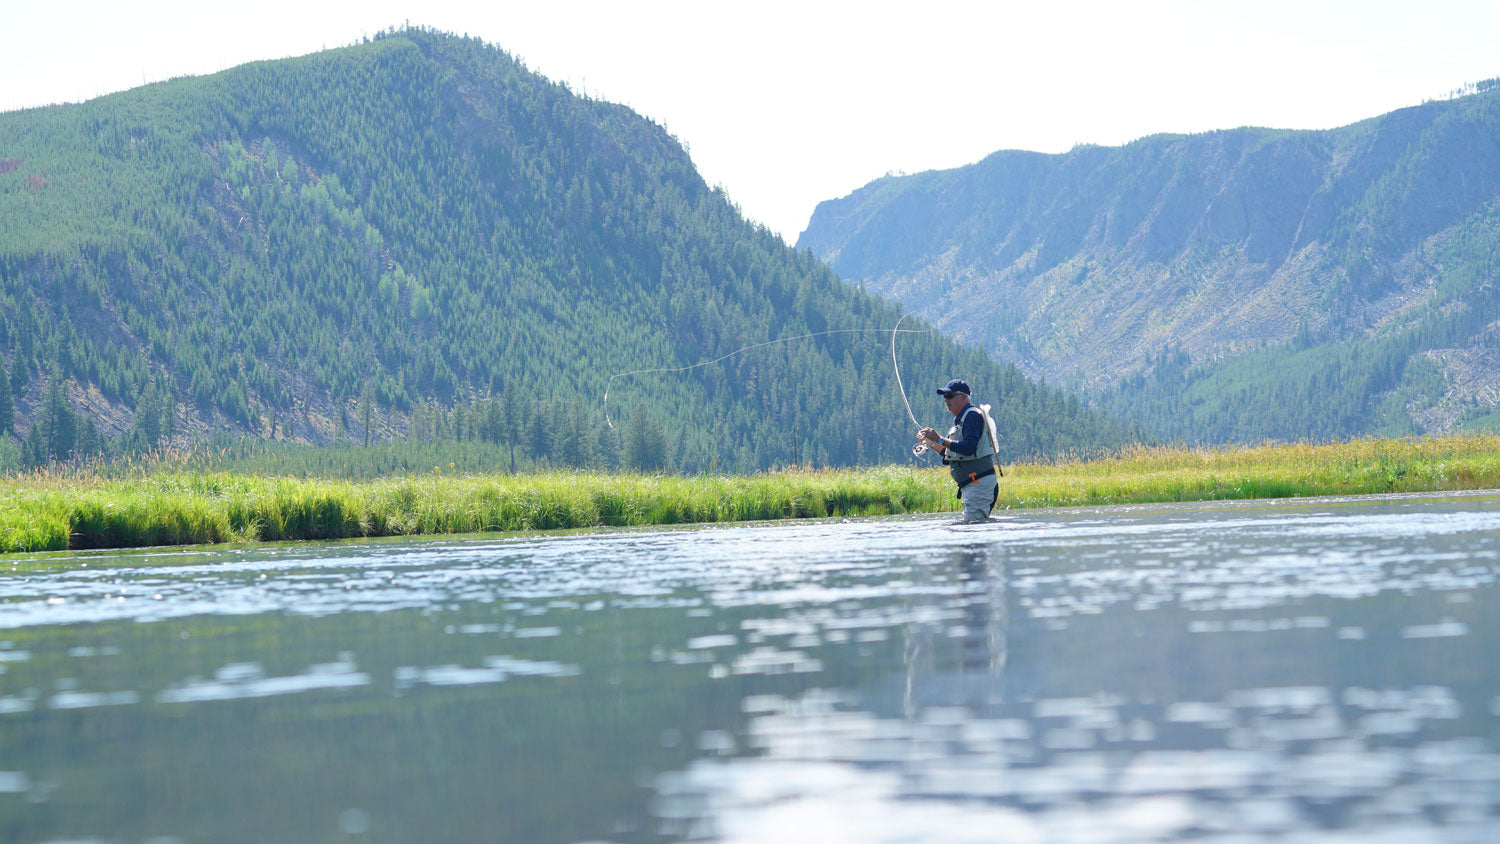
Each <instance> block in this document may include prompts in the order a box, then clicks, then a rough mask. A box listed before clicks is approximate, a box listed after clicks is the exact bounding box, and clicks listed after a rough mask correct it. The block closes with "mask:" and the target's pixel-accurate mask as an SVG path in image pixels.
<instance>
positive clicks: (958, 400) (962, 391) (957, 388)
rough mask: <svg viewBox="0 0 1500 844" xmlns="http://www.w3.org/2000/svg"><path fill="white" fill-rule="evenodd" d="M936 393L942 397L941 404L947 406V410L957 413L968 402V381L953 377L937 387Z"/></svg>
mask: <svg viewBox="0 0 1500 844" xmlns="http://www.w3.org/2000/svg"><path fill="white" fill-rule="evenodd" d="M938 395H940V396H942V397H943V404H945V405H947V406H948V412H949V413H952V414H954V415H957V414H958V412H959V411H960V410H963V409H964V405H966V404H968V403H969V395H970V392H969V382H967V381H961V380H959V379H957V378H954V379H953V380H952V381H949V382H948V383H947V384H944V385H943V386H941V387H938Z"/></svg>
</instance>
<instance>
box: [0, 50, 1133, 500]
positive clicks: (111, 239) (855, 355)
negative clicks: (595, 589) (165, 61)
mask: <svg viewBox="0 0 1500 844" xmlns="http://www.w3.org/2000/svg"><path fill="white" fill-rule="evenodd" d="M898 316H899V312H898V310H897V309H895V308H893V307H891V306H889V305H887V304H885V303H883V302H882V301H881V300H879V299H878V298H877V297H874V296H872V295H870V294H868V293H865V292H863V291H860V290H859V289H857V288H856V287H853V286H851V285H848V284H846V283H844V282H842V281H840V280H839V279H838V278H837V277H835V276H834V274H833V273H831V272H830V271H829V270H828V269H827V268H826V267H825V266H824V265H823V264H822V263H821V262H819V261H817V260H816V259H815V258H813V257H812V256H811V255H809V254H807V253H805V252H801V253H799V252H797V251H795V250H792V249H789V248H787V247H786V246H785V245H784V244H782V243H781V242H780V241H779V239H778V238H777V237H776V236H775V235H773V234H772V233H771V232H769V231H768V230H766V229H765V228H764V227H761V226H758V225H754V224H752V223H750V222H747V221H746V220H745V219H744V218H743V217H742V216H741V215H740V213H739V212H738V210H737V209H736V208H735V207H734V205H733V204H732V203H731V202H730V201H729V200H728V199H727V198H726V197H725V196H724V194H723V193H722V192H721V191H718V190H715V189H711V188H709V187H708V186H707V185H706V184H705V183H704V181H703V179H702V178H701V177H700V176H699V175H698V173H697V171H696V170H695V169H694V167H693V165H692V162H691V161H690V159H689V158H688V156H687V154H686V152H685V151H684V149H683V148H682V146H681V145H680V144H679V143H678V142H677V141H676V140H675V139H674V138H673V137H672V136H671V135H669V134H668V133H667V132H666V131H664V130H663V129H662V127H660V126H658V125H655V124H653V123H652V122H650V121H648V120H646V119H644V118H642V117H640V116H639V115H637V114H635V113H633V112H631V111H630V110H629V109H626V108H624V107H622V106H619V105H615V104H611V103H607V102H600V101H597V100H592V99H589V98H586V97H580V96H576V95H574V94H573V93H572V92H571V91H569V90H568V89H567V88H566V87H564V86H560V85H557V84H554V83H552V82H549V81H548V80H546V79H544V78H542V77H540V76H538V75H536V74H534V73H531V72H529V71H528V70H527V69H526V68H525V67H523V66H522V65H521V64H520V63H518V62H517V61H516V60H514V59H513V58H511V57H510V56H508V55H507V54H505V53H504V52H502V51H501V50H499V49H498V48H496V47H493V46H490V45H487V44H484V43H482V42H480V41H478V40H473V39H468V38H459V37H455V36H451V35H446V34H441V33H435V32H431V31H425V30H413V29H407V30H402V31H399V32H389V33H383V34H382V35H381V36H379V37H377V38H375V39H373V40H368V41H366V42H364V43H359V44H355V45H352V46H349V47H346V48H343V49H337V50H329V51H326V52H320V53H316V54H313V55H309V56H305V57H301V58H296V59H287V60H282V61H273V62H262V63H256V64H250V65H245V66H242V67H238V68H234V69H232V70H229V71H225V72H223V73H219V74H217V75H213V76H208V77H201V78H188V79H178V80H173V81H170V82H164V83H158V84H153V85H148V86H145V87H143V88H139V89H135V90H132V91H127V92H123V93H119V94H114V95H110V96H107V97H102V98H99V99H97V100H93V101H90V102H87V103H84V104H79V105H67V106H54V107H47V108H39V109H30V110H24V111H17V112H10V113H6V114H0V317H3V321H0V347H3V348H4V350H5V352H4V354H5V370H4V374H5V375H6V376H7V378H8V381H9V387H10V396H11V397H14V399H15V401H14V404H13V407H14V415H13V419H12V420H7V419H5V418H4V414H3V413H0V423H4V422H6V421H12V422H13V425H12V426H7V427H13V429H14V431H15V432H16V435H17V436H18V437H19V436H20V435H21V434H23V433H25V434H26V435H27V439H26V440H25V442H26V443H27V447H28V448H30V449H31V451H32V453H34V454H42V453H44V452H45V453H50V454H52V455H54V456H57V455H66V454H71V453H74V452H75V451H80V450H82V451H89V450H98V449H101V448H104V449H109V448H117V449H118V448H140V447H146V446H150V445H153V444H156V443H159V442H160V441H161V440H162V439H163V438H165V439H167V440H169V441H172V442H175V443H182V442H186V441H188V440H193V439H197V440H205V439H208V438H210V437H212V436H214V435H215V434H223V433H226V432H227V433H233V434H236V435H241V436H257V437H266V438H274V439H278V440H279V439H292V440H297V441H304V442H310V443H327V442H330V441H334V440H338V439H343V438H347V439H352V440H354V441H356V442H357V441H361V440H366V441H370V440H374V441H378V440H385V439H391V438H395V437H402V436H412V437H419V438H420V437H429V436H434V435H448V436H468V437H472V436H482V437H485V438H489V439H492V440H494V441H497V442H498V441H509V442H515V441H516V440H517V439H520V440H521V442H522V448H521V453H522V465H616V464H618V463H620V462H621V461H622V459H623V458H622V454H624V452H625V451H626V446H625V444H623V443H622V439H621V437H622V434H621V433H620V432H619V431H616V430H614V429H613V428H612V427H610V426H609V425H608V424H606V420H605V418H604V413H603V411H604V410H605V408H603V407H602V406H601V402H602V399H603V396H604V394H605V390H606V387H609V388H610V389H611V392H610V401H611V407H610V408H609V411H610V413H611V415H612V416H613V418H614V419H615V420H626V421H628V422H630V423H631V424H634V425H636V430H637V431H639V430H640V429H641V427H642V426H645V428H646V429H647V430H655V431H657V432H658V437H659V438H665V439H666V440H667V443H668V447H667V458H666V462H668V463H670V464H671V465H673V466H675V467H676V468H679V469H682V470H686V471H695V470H699V469H707V468H709V467H718V468H721V469H735V470H749V469H758V468H764V467H768V466H772V465H778V464H786V463H791V462H798V463H805V464H814V465H819V464H834V465H847V464H869V463H880V462H891V461H894V460H899V459H900V458H901V457H902V456H903V455H904V453H905V449H906V447H907V446H908V445H909V444H910V441H911V439H912V436H913V430H912V426H911V425H910V421H909V420H908V419H907V418H906V415H905V412H904V407H903V405H902V401H901V394H900V392H899V391H898V389H897V384H896V380H895V378H894V372H893V369H892V365H891V352H890V341H891V334H890V333H889V329H890V328H891V327H892V326H893V325H894V324H895V323H896V322H897V317H898ZM913 326H915V327H918V328H920V327H921V326H920V325H917V324H916V323H914V322H912V321H908V323H907V327H913ZM823 332H837V333H823ZM812 334H816V335H817V336H813V337H808V338H805V339H801V340H794V341H790V342H785V343H777V344H773V345H769V346H761V347H758V348H755V349H750V350H748V351H746V352H744V353H742V354H737V355H733V356H732V357H728V358H726V359H724V360H722V361H720V362H718V363H715V364H713V365H709V366H702V367H697V368H694V369H689V370H685V371H681V372H663V373H652V374H641V375H635V376H629V377H624V378H612V377H611V376H614V375H617V374H619V373H621V372H624V371H631V370H642V369H672V368H683V367H689V366H693V365H695V364H698V363H700V362H702V361H705V360H708V359H713V358H717V357H720V356H724V355H729V354H730V353H732V352H734V351H735V350H737V349H740V348H742V347H747V346H752V345H754V344H761V343H766V342H767V341H771V340H777V339H779V338H790V337H798V336H801V335H812ZM899 340H900V343H899V347H900V352H901V356H902V366H903V368H904V370H905V373H904V374H905V376H906V378H907V383H909V384H912V385H913V389H914V390H917V391H918V392H919V393H920V395H921V399H920V400H919V404H918V405H917V407H918V409H919V410H920V411H921V412H922V416H923V417H924V420H930V421H931V422H933V423H936V422H938V421H939V419H938V417H939V416H940V408H938V409H937V410H936V411H935V410H934V408H935V403H936V400H935V398H934V397H933V396H931V395H930V394H931V387H932V384H934V383H941V382H942V381H943V380H945V379H947V378H948V377H950V376H952V375H963V376H964V377H967V378H968V379H969V380H970V381H971V382H972V383H974V384H975V385H976V387H977V388H979V390H980V391H981V392H982V394H983V395H984V396H987V397H991V398H993V399H994V400H996V401H997V403H998V405H999V408H1000V410H999V417H1000V418H999V422H1000V424H1001V427H1002V429H1004V430H1006V432H1007V437H1006V443H1005V451H1006V453H1007V454H1008V455H1010V456H1019V455H1023V454H1045V453H1054V452H1058V451H1062V450H1068V449H1079V448H1085V447H1090V446H1094V445H1099V444H1110V443H1118V442H1121V441H1122V440H1123V438H1124V436H1125V434H1124V432H1123V431H1122V429H1121V428H1120V427H1119V426H1117V425H1114V424H1111V423H1109V422H1107V421H1104V420H1103V419H1102V418H1100V417H1099V416H1098V415H1097V414H1095V413H1093V412H1090V411H1087V410H1085V409H1083V408H1081V407H1080V406H1079V404H1078V402H1077V401H1076V400H1074V399H1071V398H1069V397H1068V396H1066V395H1065V394H1063V393H1061V392H1058V391H1055V390H1051V389H1048V388H1045V387H1040V386H1038V385H1036V384H1033V383H1030V382H1028V381H1027V380H1026V379H1024V378H1023V377H1022V376H1021V375H1020V374H1019V373H1018V372H1017V371H1016V370H1015V369H1014V368H1011V367H1006V366H1003V365H998V364H995V363H994V362H992V361H990V360H989V359H988V358H987V357H986V356H985V355H984V354H983V353H982V352H980V351H977V350H974V349H968V348H964V347H961V346H959V345H957V344H955V343H953V342H951V341H949V340H946V339H944V338H941V337H939V336H937V335H935V334H931V333H929V334H915V335H903V336H902V337H900V338H899ZM487 397H494V398H495V399H496V401H495V402H489V401H486V399H487ZM501 399H503V400H504V406H505V408H506V409H505V412H504V413H503V414H500V415H497V414H498V411H496V410H495V408H496V407H497V406H498V405H499V402H500V400H501ZM0 404H3V402H0ZM453 407H458V408H460V409H462V408H468V409H469V411H471V412H470V413H469V414H468V415H467V417H465V416H464V415H463V414H462V413H461V414H460V417H462V418H471V419H472V418H473V417H474V416H475V413H476V412H477V411H481V410H483V411H484V412H485V414H487V415H486V416H485V419H486V420H487V422H486V424H483V425H481V424H477V423H472V422H471V423H470V424H467V425H464V424H456V423H454V422H453V417H452V416H450V415H444V414H445V413H449V411H447V410H446V409H448V408H453ZM0 410H4V408H3V407H0ZM434 419H437V420H438V422H437V423H435V422H434ZM64 423H65V424H64ZM445 432H446V433H445Z"/></svg>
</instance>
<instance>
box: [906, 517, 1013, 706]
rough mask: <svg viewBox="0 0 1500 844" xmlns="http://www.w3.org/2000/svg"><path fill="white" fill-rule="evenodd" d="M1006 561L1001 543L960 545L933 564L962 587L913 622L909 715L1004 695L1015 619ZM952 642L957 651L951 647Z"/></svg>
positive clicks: (909, 646) (908, 670) (908, 673)
mask: <svg viewBox="0 0 1500 844" xmlns="http://www.w3.org/2000/svg"><path fill="white" fill-rule="evenodd" d="M1005 561H1006V550H1005V546H1004V545H1001V544H998V543H997V544H994V545H988V546H979V547H968V548H959V549H955V550H954V551H953V553H952V554H951V555H950V556H948V557H947V558H945V559H943V560H939V561H934V563H933V564H932V565H931V567H930V569H929V570H930V571H931V572H932V574H933V575H938V574H947V575H949V576H950V577H952V578H953V580H954V581H955V582H956V583H957V585H958V587H959V588H958V589H957V594H956V595H954V596H953V597H952V598H950V599H949V600H947V601H943V602H942V603H940V604H936V605H933V606H932V607H931V609H932V610H933V611H934V612H933V614H932V615H931V616H930V617H928V618H926V619H920V617H919V620H914V621H913V623H912V624H911V625H909V627H908V633H907V636H906V654H905V662H906V694H905V700H904V707H903V708H904V709H905V711H906V714H907V716H908V717H910V716H912V715H914V714H915V713H917V712H918V711H920V709H921V708H922V707H923V706H930V705H934V704H936V705H959V704H969V705H975V706H982V705H983V704H985V703H987V702H990V701H994V700H996V699H998V698H999V697H1000V693H1001V691H1002V681H1003V678H1004V670H1005V662H1006V657H1007V636H1006V631H1007V628H1008V627H1009V623H1010V618H1009V610H1008V607H1007V601H1006V562H1005ZM955 610H956V611H957V613H956V615H957V617H955V612H954V611H955ZM952 646H956V647H957V653H956V654H951V652H948V651H947V648H948V647H952Z"/></svg>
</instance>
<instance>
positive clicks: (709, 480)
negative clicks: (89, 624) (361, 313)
mask: <svg viewBox="0 0 1500 844" xmlns="http://www.w3.org/2000/svg"><path fill="white" fill-rule="evenodd" d="M122 475H123V476H122ZM1494 487H1500V436H1496V435H1494V434H1473V435H1463V436H1454V437H1446V438H1440V439H1420V440H1409V439H1401V440H1357V441H1353V442H1348V443H1338V444H1331V445H1307V444H1296V445H1266V446H1258V447H1239V448H1225V449H1182V448H1175V449H1174V448H1138V449H1133V450H1130V451H1128V452H1124V453H1121V454H1119V455H1116V456H1114V457H1110V458H1107V459H1101V460H1088V461H1058V462H1052V463H1026V464H1019V465H1014V466H1009V467H1006V473H1005V478H1004V479H1003V480H1002V481H1001V484H1000V501H999V504H998V506H999V507H1001V508H1016V507H1044V506H1058V505H1096V504H1111V503H1128V502H1152V501H1188V500H1206V499H1230V498H1280V497H1288V496H1302V495H1327V494H1356V493H1375V492H1401V491H1424V490H1444V489H1477V488H1494ZM955 506H956V501H955V500H954V497H953V486H952V482H951V481H949V480H948V477H947V473H946V472H945V471H943V470H942V469H941V468H938V467H932V468H915V469H913V468H909V467H886V468H877V469H852V470H823V471H815V470H790V471H782V472H773V473H767V474H759V475H750V476H734V477H727V476H700V477H682V476H674V475H634V474H605V473H553V474H542V475H514V476H512V475H505V474H457V475H455V474H453V473H451V472H450V473H448V474H443V473H441V472H439V471H434V472H432V473H429V474H423V475H405V476H401V477H389V478H381V479H375V480H366V481H351V480H338V479H319V478H288V477H266V476H261V475H255V474H240V473H229V472H215V471H202V470H191V469H185V468H183V467H180V466H179V467H174V466H173V465H171V463H170V462H156V463H153V464H151V465H150V466H149V467H147V468H142V469H140V470H138V471H135V472H125V473H120V472H118V471H117V472H116V473H115V474H114V475H113V476H106V475H105V474H104V473H98V472H92V471H90V470H87V469H81V470H61V471H51V472H42V473H35V474H30V475H22V476H18V477H11V478H6V479H0V551H5V552H18V551H43V550H64V549H74V548H120V547H139V546H149V545H182V544H197V543H214V542H242V541H271V540H295V539H333V538H345V537H368V536H396V535H418V534H438V533H471V532H480V531H530V530H550V529H559V528H583V527H595V526H638V525H667V524H685V523H698V522H729V521H747V520H763V519H796V518H807V517H826V516H867V515H887V514H896V513H932V512H942V511H947V510H952V509H955Z"/></svg>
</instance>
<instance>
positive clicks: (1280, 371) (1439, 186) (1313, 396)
mask: <svg viewBox="0 0 1500 844" xmlns="http://www.w3.org/2000/svg"><path fill="white" fill-rule="evenodd" d="M1471 91H1472V93H1470V94H1468V95H1467V96H1463V97H1459V98H1455V99H1451V100H1446V101H1440V102H1429V103H1426V104H1423V105H1420V106H1416V107H1413V108H1406V109H1402V110H1400V111H1396V112H1393V113H1391V114H1387V115H1384V116H1382V117H1377V118H1374V119H1371V120H1366V121H1363V122H1361V123H1357V124H1354V125H1351V126H1347V127H1343V128H1340V129H1333V130H1329V131H1275V130H1268V129H1254V128H1243V129H1235V130H1231V131H1220V132H1210V133H1206V134H1198V135H1185V136H1184V135H1160V136H1153V137H1148V138H1143V139H1141V140H1138V141H1136V142H1134V143H1130V144H1127V145H1125V146H1122V147H1116V148H1104V147H1095V146H1084V147H1078V148H1075V149H1073V150H1072V151H1070V152H1067V153H1064V154H1060V155H1043V154H1039V153H1028V152H1014V151H1005V152H997V153H994V154H993V155H990V156H989V157H987V158H985V159H984V160H982V161H980V162H977V163H975V164H972V165H969V166H966V167H960V168H957V169H953V170H946V171H935V172H927V173H920V174H915V175H909V176H891V177H887V178H883V179H879V180H877V181H874V182H872V183H870V184H868V185H866V186H865V187H863V188H860V189H859V190H857V191H855V192H854V193H852V194H850V195H849V196H847V197H844V198H842V199H838V200H830V201H827V202H824V203H821V204H820V205H819V206H818V207H817V209H816V211H815V212H814V214H813V216H812V219H811V221H810V222H809V223H808V226H807V230H806V231H804V232H803V233H802V236H801V238H800V239H799V241H798V247H799V248H803V249H808V250H810V251H812V252H813V253H815V254H816V255H818V256H819V257H821V258H824V259H825V260H827V261H828V262H829V264H830V265H831V266H832V267H833V269H834V270H835V271H836V272H838V273H839V274H840V275H841V276H842V277H844V278H846V279H849V280H852V281H856V282H857V283H859V284H861V285H862V286H864V287H865V288H866V289H868V290H871V291H874V292H878V293H880V294H881V295H883V296H886V297H888V298H889V299H891V300H894V301H896V302H899V303H901V304H902V305H904V306H905V307H907V308H910V309H912V310H913V311H915V312H916V313H918V314H920V315H922V316H924V317H926V318H928V319H930V320H932V321H933V322H934V323H935V324H937V325H938V326H939V327H940V328H942V329H943V330H944V331H945V332H946V333H948V334H950V335H952V336H955V337H958V338H960V339H961V340H964V341H967V342H970V343H973V344H976V345H979V346H981V347H982V348H984V349H985V350H987V351H988V352H990V354H991V355H993V356H994V357H995V358H997V359H999V360H1002V361H1007V362H1011V363H1014V364H1015V365H1016V366H1018V367H1019V368H1020V369H1021V370H1022V371H1023V372H1025V373H1026V374H1028V375H1031V376H1033V377H1040V378H1045V379H1047V380H1049V381H1052V382H1055V383H1063V384H1067V385H1069V386H1070V387H1072V388H1074V389H1077V390H1080V391H1082V392H1084V393H1086V394H1087V395H1089V396H1090V397H1091V398H1092V399H1093V401H1094V402H1096V403H1097V404H1098V405H1100V406H1103V407H1107V408H1110V409H1112V410H1113V411H1115V412H1117V413H1121V414H1124V415H1125V416H1127V417H1131V418H1134V419H1135V420H1137V421H1138V422H1140V423H1142V424H1144V425H1145V426H1147V427H1148V429H1150V430H1152V431H1153V432H1155V433H1156V434H1158V435H1160V436H1165V437H1171V438H1177V439H1184V440H1192V441H1207V442H1223V441H1231V440H1241V441H1244V440H1251V441H1253V440H1260V439H1265V438H1273V439H1300V438H1310V439H1325V438H1331V437H1344V436H1352V435H1360V434H1369V433H1385V434H1410V433H1439V432H1443V431H1447V430H1451V429H1453V428H1454V427H1458V426H1463V425H1465V424H1480V423H1486V422H1488V423H1493V422H1496V421H1500V417H1496V416H1495V411H1496V407H1497V402H1500V366H1497V365H1496V364H1497V363H1500V322H1497V319H1500V309H1497V300H1496V285H1495V283H1494V281H1495V278H1496V273H1497V269H1500V264H1497V260H1496V259H1497V248H1500V81H1491V82H1488V83H1482V84H1479V85H1476V86H1472V87H1471Z"/></svg>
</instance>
